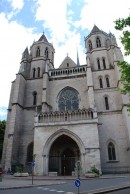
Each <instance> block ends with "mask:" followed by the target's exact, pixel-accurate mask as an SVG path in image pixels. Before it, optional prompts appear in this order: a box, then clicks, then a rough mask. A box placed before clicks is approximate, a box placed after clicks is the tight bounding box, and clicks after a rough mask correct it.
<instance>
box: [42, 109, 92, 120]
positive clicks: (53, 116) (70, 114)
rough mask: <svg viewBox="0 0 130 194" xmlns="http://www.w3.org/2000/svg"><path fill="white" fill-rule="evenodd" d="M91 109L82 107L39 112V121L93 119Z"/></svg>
mask: <svg viewBox="0 0 130 194" xmlns="http://www.w3.org/2000/svg"><path fill="white" fill-rule="evenodd" d="M93 118H94V116H93V111H90V110H87V109H83V110H76V111H66V112H58V111H55V112H44V113H41V114H39V116H38V122H39V123H51V122H66V121H68V122H70V121H78V120H89V119H93Z"/></svg>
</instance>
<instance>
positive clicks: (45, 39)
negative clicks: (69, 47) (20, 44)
mask: <svg viewBox="0 0 130 194" xmlns="http://www.w3.org/2000/svg"><path fill="white" fill-rule="evenodd" d="M39 41H44V42H47V43H48V40H47V38H46V36H45V35H44V33H43V34H42V36H41V37H40V38H39V40H38V42H39Z"/></svg>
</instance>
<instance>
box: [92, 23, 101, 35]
mask: <svg viewBox="0 0 130 194" xmlns="http://www.w3.org/2000/svg"><path fill="white" fill-rule="evenodd" d="M96 32H101V30H100V29H99V28H98V27H97V26H96V25H94V27H93V29H92V30H91V33H96Z"/></svg>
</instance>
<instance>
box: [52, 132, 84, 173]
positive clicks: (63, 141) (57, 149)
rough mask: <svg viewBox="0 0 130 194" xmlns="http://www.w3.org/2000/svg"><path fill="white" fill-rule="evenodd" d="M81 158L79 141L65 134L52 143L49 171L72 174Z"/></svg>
mask: <svg viewBox="0 0 130 194" xmlns="http://www.w3.org/2000/svg"><path fill="white" fill-rule="evenodd" d="M79 158H80V151H79V147H78V145H77V143H76V142H75V141H74V140H73V139H72V138H70V137H69V136H67V135H65V134H63V135H61V136H59V137H58V138H57V139H56V140H55V141H54V142H53V144H52V145H51V148H50V152H49V168H48V171H49V172H57V174H58V175H72V172H73V171H74V170H75V163H76V161H77V160H79Z"/></svg>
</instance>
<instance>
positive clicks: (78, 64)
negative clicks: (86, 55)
mask: <svg viewBox="0 0 130 194" xmlns="http://www.w3.org/2000/svg"><path fill="white" fill-rule="evenodd" d="M77 66H80V63H79V55H78V49H77Z"/></svg>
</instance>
